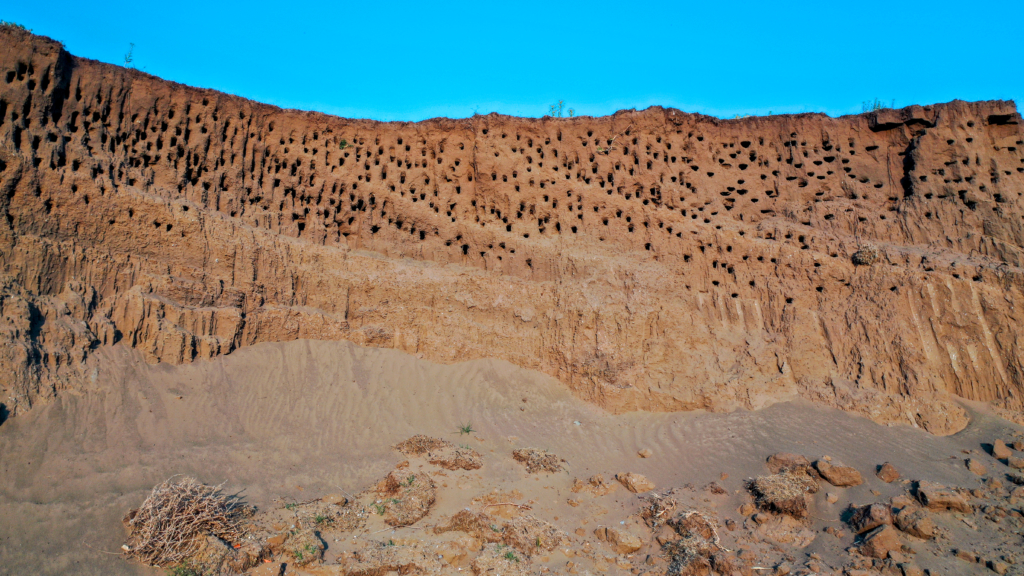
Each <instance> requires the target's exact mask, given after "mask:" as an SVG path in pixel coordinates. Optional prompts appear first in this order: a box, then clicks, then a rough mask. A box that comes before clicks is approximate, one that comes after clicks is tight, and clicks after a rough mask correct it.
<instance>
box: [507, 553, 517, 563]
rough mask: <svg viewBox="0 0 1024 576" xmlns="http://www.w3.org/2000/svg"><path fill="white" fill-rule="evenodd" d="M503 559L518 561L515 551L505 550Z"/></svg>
mask: <svg viewBox="0 0 1024 576" xmlns="http://www.w3.org/2000/svg"><path fill="white" fill-rule="evenodd" d="M505 560H508V561H509V562H519V557H518V556H516V553H515V552H513V551H511V550H509V551H508V552H505Z"/></svg>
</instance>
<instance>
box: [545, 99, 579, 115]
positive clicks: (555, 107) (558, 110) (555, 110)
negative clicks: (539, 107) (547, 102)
mask: <svg viewBox="0 0 1024 576" xmlns="http://www.w3.org/2000/svg"><path fill="white" fill-rule="evenodd" d="M564 108H565V100H559V101H558V104H552V105H551V106H550V108H549V110H548V114H547V115H548V116H551V117H552V118H561V117H562V110H563V109H564ZM566 112H567V113H568V114H569V118H572V117H573V116H575V115H576V110H574V109H572V108H569V109H568V110H567V111H566Z"/></svg>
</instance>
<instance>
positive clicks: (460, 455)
mask: <svg viewBox="0 0 1024 576" xmlns="http://www.w3.org/2000/svg"><path fill="white" fill-rule="evenodd" d="M394 448H395V450H398V451H399V452H401V453H402V454H405V455H407V456H422V455H424V454H426V455H427V461H428V462H430V463H431V464H435V465H437V466H440V467H442V468H445V469H447V470H476V469H478V468H480V467H481V466H483V457H481V456H480V453H479V452H477V451H476V450H473V449H472V448H468V447H467V448H459V447H457V446H455V444H452V443H451V442H449V441H447V440H441V439H438V438H431V437H430V436H424V435H423V434H417V435H416V436H413V437H412V438H409V439H408V440H405V441H402V442H399V443H398V444H395V446H394Z"/></svg>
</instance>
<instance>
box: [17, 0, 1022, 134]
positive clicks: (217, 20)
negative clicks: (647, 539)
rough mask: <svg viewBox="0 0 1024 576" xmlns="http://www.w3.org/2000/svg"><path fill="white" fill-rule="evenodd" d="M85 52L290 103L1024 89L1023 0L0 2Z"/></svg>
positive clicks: (695, 108) (351, 106) (430, 109)
mask: <svg viewBox="0 0 1024 576" xmlns="http://www.w3.org/2000/svg"><path fill="white" fill-rule="evenodd" d="M0 19H3V20H8V21H14V22H17V23H19V24H23V25H25V26H26V27H28V28H31V29H33V31H34V32H35V33H37V34H42V35H45V36H50V37H51V38H54V39H55V40H59V41H61V42H63V43H64V45H65V46H66V47H67V49H68V50H69V51H70V52H72V53H73V54H75V55H77V56H83V57H87V58H93V59H96V60H101V61H104V62H111V63H116V64H123V62H124V54H125V52H127V50H128V44H129V43H130V42H134V43H135V51H134V60H135V61H134V64H135V65H136V67H138V68H139V69H143V70H145V71H146V72H149V73H151V74H155V75H157V76H160V77H163V78H166V79H169V80H175V81H177V82H182V83H184V84H190V85H193V86H201V87H205V88H213V89H216V90H221V91H224V92H228V93H232V94H238V95H240V96H244V97H246V98H252V99H254V100H259V101H262V102H267V103H271V104H276V105H278V106H282V107H287V108H300V109H307V110H319V111H323V112H327V113H331V114H338V115H341V116H348V117H357V118H374V119H378V120H422V119H424V118H430V117H434V116H449V117H465V116H470V115H472V114H473V113H474V112H477V113H480V114H486V113H489V112H501V113H504V114H512V115H517V116H540V115H543V114H544V113H545V112H547V109H548V105H549V104H550V103H552V102H555V101H557V100H559V99H562V100H565V102H566V105H567V107H572V108H575V110H576V113H577V114H587V115H603V114H609V113H612V112H614V111H616V110H619V109H623V108H638V109H642V108H646V107H648V106H651V105H655V104H660V105H663V106H673V107H677V108H680V109H682V110H685V111H689V112H703V113H705V114H712V115H716V116H723V117H732V116H733V115H735V114H767V113H768V112H769V111H772V112H774V113H775V114H779V113H795V112H816V111H817V112H826V113H828V114H831V115H841V114H849V113H857V112H860V110H861V103H862V102H863V101H864V100H869V99H874V98H876V97H877V98H879V99H881V100H883V101H885V102H886V103H889V102H891V101H892V100H893V99H895V101H896V106H897V107H899V106H905V105H909V104H915V103H916V104H928V103H934V102H946V101H949V100H952V99H955V98H960V99H964V100H987V99H1000V98H1001V99H1015V100H1018V101H1021V100H1024V0H1006V1H990V0H972V1H970V2H962V1H958V2H949V1H946V0H932V1H927V2H925V1H916V2H907V1H889V2H829V1H821V0H816V1H814V2H804V1H792V2H768V1H765V2H741V1H733V2H718V1H715V0H703V1H700V2H683V1H677V2H649V3H630V2H615V3H611V2H601V1H593V2H585V3H574V2H543V3H541V2H533V1H519V2H508V3H500V2H487V1H478V2H451V3H444V2H436V1H422V0H421V1H419V2H400V1H394V2H386V1H382V0H362V1H360V2H344V1H339V2H320V3H317V2H304V1H298V0H291V1H284V2H261V1H256V0H254V1H250V2H238V3H228V2H217V1H211V0H208V1H206V2H177V3H174V2H171V3H168V2H145V1H143V2H138V1H133V2H89V1H85V0H77V1H70V2H68V1H63V0H59V1H50V2H43V1H42V0H39V1H32V0H14V1H11V0H0Z"/></svg>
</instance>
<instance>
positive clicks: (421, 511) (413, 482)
mask: <svg viewBox="0 0 1024 576" xmlns="http://www.w3.org/2000/svg"><path fill="white" fill-rule="evenodd" d="M376 492H377V495H378V496H380V499H379V500H378V501H377V502H375V507H376V508H377V509H378V510H379V513H380V515H381V516H383V517H384V521H385V522H387V523H388V524H390V525H391V526H408V525H410V524H413V523H415V522H417V521H418V520H419V519H420V518H423V517H424V516H426V515H427V512H429V511H430V507H431V506H432V505H433V504H434V497H435V493H436V486H435V485H434V481H433V480H431V479H430V477H428V476H423V475H420V476H417V475H415V474H409V473H408V472H406V471H404V470H394V471H392V472H391V473H389V474H388V475H387V476H386V477H385V478H384V479H383V480H381V481H380V482H379V483H377V487H376Z"/></svg>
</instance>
